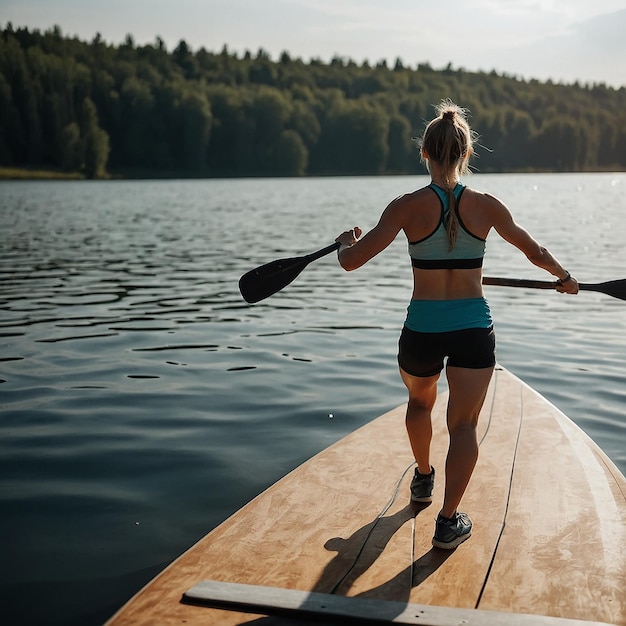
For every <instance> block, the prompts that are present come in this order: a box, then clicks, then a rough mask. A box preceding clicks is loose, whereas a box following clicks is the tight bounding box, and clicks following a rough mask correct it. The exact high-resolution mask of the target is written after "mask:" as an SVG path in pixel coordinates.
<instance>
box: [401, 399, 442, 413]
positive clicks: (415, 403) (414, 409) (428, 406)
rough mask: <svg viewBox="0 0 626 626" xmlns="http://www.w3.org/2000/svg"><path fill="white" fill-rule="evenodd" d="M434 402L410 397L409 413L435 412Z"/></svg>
mask: <svg viewBox="0 0 626 626" xmlns="http://www.w3.org/2000/svg"><path fill="white" fill-rule="evenodd" d="M434 405H435V403H434V401H432V400H431V399H430V398H425V397H424V396H413V397H411V396H409V404H408V413H428V414H430V412H431V411H432V410H433V406H434Z"/></svg>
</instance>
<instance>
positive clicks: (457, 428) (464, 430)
mask: <svg viewBox="0 0 626 626" xmlns="http://www.w3.org/2000/svg"><path fill="white" fill-rule="evenodd" d="M476 430H477V424H476V423H474V422H461V423H454V422H453V423H451V422H448V432H449V433H450V436H451V437H453V436H457V437H472V436H473V437H476Z"/></svg>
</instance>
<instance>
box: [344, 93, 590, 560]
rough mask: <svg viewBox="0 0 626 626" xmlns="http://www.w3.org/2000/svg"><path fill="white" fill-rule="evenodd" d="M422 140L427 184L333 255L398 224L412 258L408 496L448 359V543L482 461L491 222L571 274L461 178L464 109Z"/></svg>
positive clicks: (444, 516)
mask: <svg viewBox="0 0 626 626" xmlns="http://www.w3.org/2000/svg"><path fill="white" fill-rule="evenodd" d="M436 112H437V117H436V118H435V119H433V120H432V121H431V122H430V123H429V124H428V126H427V127H426V130H425V132H424V136H423V138H422V140H421V157H422V161H423V162H424V163H425V165H426V167H427V168H428V171H429V173H430V176H431V184H430V185H428V187H424V188H423V189H419V190H417V191H415V192H413V193H409V194H406V195H404V196H401V197H399V198H397V199H396V200H394V201H393V202H391V204H390V205H389V206H388V207H387V208H386V209H385V211H384V212H383V214H382V216H381V218H380V220H379V222H378V224H377V225H376V226H375V227H374V228H373V229H372V230H371V231H369V232H368V233H367V234H366V235H365V236H363V237H362V238H361V229H360V228H358V227H355V228H353V229H352V230H349V231H346V232H344V233H342V234H341V235H339V237H337V239H336V241H338V242H339V243H340V244H341V247H340V248H339V251H338V256H339V262H340V264H341V266H342V267H343V268H344V269H345V270H347V271H350V270H354V269H357V268H358V267H360V266H361V265H363V264H364V263H366V262H367V261H369V260H370V259H371V258H372V257H374V256H375V255H377V254H378V253H379V252H381V251H382V250H384V249H385V248H386V247H387V246H388V245H389V244H390V243H391V242H392V241H393V240H394V239H395V237H396V235H397V234H398V233H399V232H400V231H401V230H403V231H404V233H405V235H406V237H407V239H408V242H409V255H410V257H411V262H412V265H413V284H414V286H413V295H412V299H411V302H410V304H409V307H408V313H407V317H406V321H405V324H404V328H403V329H402V334H401V336H400V340H399V352H398V363H399V366H400V374H401V376H402V380H403V381H404V383H405V385H406V387H407V389H408V392H409V401H408V409H407V414H406V427H407V432H408V436H409V440H410V443H411V448H412V451H413V454H414V456H415V461H416V464H417V468H416V470H415V476H414V477H413V480H412V483H411V499H412V500H413V501H416V502H430V501H431V500H432V492H433V485H434V478H435V470H434V468H432V467H431V465H430V458H429V453H430V441H431V437H432V426H431V411H432V408H433V406H434V403H435V399H436V397H437V381H438V379H439V376H440V374H441V371H442V369H443V366H444V358H446V357H447V359H448V360H447V363H446V376H447V379H448V386H449V400H448V407H447V426H448V431H449V434H450V443H449V448H448V455H447V459H446V467H445V479H446V482H445V495H444V501H443V506H442V508H441V511H440V512H439V515H438V517H437V520H436V523H435V533H434V536H433V545H434V546H436V547H439V548H446V549H452V548H455V547H456V546H458V545H459V544H460V543H462V542H463V541H465V540H466V539H468V538H469V537H470V535H471V530H472V522H471V521H470V519H469V517H468V516H467V514H465V513H459V512H458V511H457V507H458V505H459V502H460V501H461V497H462V496H463V493H464V492H465V489H466V487H467V484H468V482H469V480H470V477H471V475H472V472H473V470H474V466H475V465H476V460H477V458H478V442H477V438H476V426H477V422H478V414H479V413H480V410H481V407H482V405H483V402H484V400H485V395H486V393H487V387H488V385H489V381H490V379H491V375H492V373H493V369H494V365H495V362H496V360H495V335H494V331H493V326H492V321H491V314H490V311H489V305H488V304H487V301H486V300H485V298H484V295H483V289H482V262H483V256H484V254H485V240H486V238H487V235H488V234H489V232H490V231H491V229H492V228H493V229H495V230H496V232H497V233H498V234H499V235H500V236H501V237H502V238H504V239H505V240H506V241H507V242H509V243H510V244H512V245H513V246H515V247H516V248H518V249H519V250H521V251H522V252H523V253H524V254H525V255H526V256H527V257H528V260H529V261H530V262H531V263H533V264H534V265H536V266H538V267H541V268H543V269H545V270H547V271H548V272H550V273H551V274H553V275H554V276H556V277H557V279H558V281H557V287H556V288H557V290H558V291H560V292H562V293H572V294H574V293H577V292H578V283H577V281H576V279H575V278H574V277H573V276H571V275H570V273H569V272H568V271H567V270H565V268H564V267H563V266H562V265H561V264H560V263H559V262H558V261H557V260H556V259H555V258H554V256H552V254H551V253H550V252H549V251H548V250H547V249H546V248H544V247H543V246H541V245H539V243H537V241H535V239H533V238H532V237H531V236H530V234H529V233H528V232H526V231H525V230H524V229H523V228H521V227H520V226H518V225H517V224H516V223H515V221H514V220H513V217H512V216H511V213H510V212H509V210H508V209H507V207H506V206H505V205H504V204H503V203H502V202H500V200H498V199H497V198H495V197H493V196H491V195H489V194H486V193H482V192H479V191H476V190H474V189H470V188H469V187H466V186H464V185H462V184H461V183H460V178H461V176H462V175H463V174H467V173H468V163H469V158H470V156H471V154H472V143H473V139H474V137H473V133H472V131H471V130H470V128H469V125H468V123H467V120H466V117H465V111H464V110H463V109H461V108H460V107H458V106H456V105H455V104H454V103H453V102H451V101H450V100H444V101H442V102H441V104H440V105H439V106H438V107H436Z"/></svg>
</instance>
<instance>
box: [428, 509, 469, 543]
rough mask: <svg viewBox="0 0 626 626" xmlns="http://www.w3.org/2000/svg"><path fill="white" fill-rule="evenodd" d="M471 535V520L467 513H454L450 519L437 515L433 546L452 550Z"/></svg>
mask: <svg viewBox="0 0 626 626" xmlns="http://www.w3.org/2000/svg"><path fill="white" fill-rule="evenodd" d="M471 536H472V520H470V518H469V516H468V515H467V513H458V512H457V513H455V514H454V517H453V518H452V519H448V518H446V517H442V516H441V514H440V515H438V516H437V521H436V522H435V536H434V537H433V546H435V548H443V549H444V550H452V549H453V548H456V547H457V546H458V545H459V544H461V543H463V542H464V541H465V540H466V539H469V538H470V537H471Z"/></svg>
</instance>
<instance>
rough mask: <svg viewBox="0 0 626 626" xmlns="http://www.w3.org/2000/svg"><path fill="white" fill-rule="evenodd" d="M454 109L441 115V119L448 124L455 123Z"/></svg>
mask: <svg viewBox="0 0 626 626" xmlns="http://www.w3.org/2000/svg"><path fill="white" fill-rule="evenodd" d="M454 114H455V111H454V109H448V110H447V111H444V112H443V113H442V114H441V119H442V120H446V121H447V122H454Z"/></svg>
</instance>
